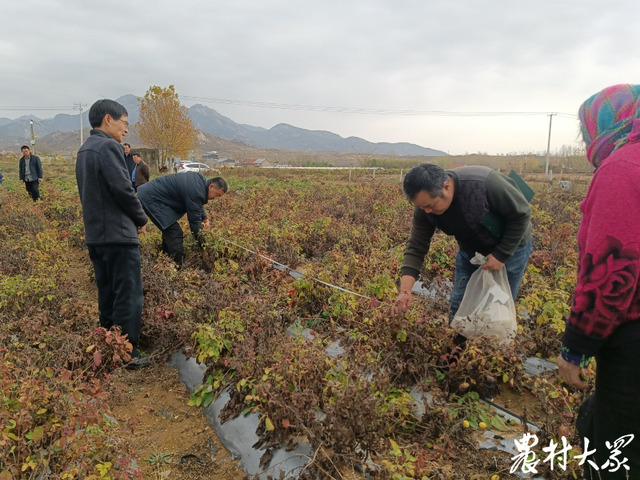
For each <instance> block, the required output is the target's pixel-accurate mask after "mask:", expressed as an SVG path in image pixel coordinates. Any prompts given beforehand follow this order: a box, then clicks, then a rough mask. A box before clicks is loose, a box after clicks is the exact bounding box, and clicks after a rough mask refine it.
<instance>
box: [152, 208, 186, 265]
mask: <svg viewBox="0 0 640 480" xmlns="http://www.w3.org/2000/svg"><path fill="white" fill-rule="evenodd" d="M150 218H151V217H150ZM151 221H153V219H151ZM154 223H155V222H154ZM162 251H163V252H164V253H166V254H167V256H168V257H169V258H172V259H173V261H174V262H176V263H177V264H178V265H182V261H183V259H184V233H183V232H182V227H180V224H178V222H174V223H172V224H171V225H169V226H168V227H167V228H165V229H164V230H162Z"/></svg>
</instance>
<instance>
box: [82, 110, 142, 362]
mask: <svg viewBox="0 0 640 480" xmlns="http://www.w3.org/2000/svg"><path fill="white" fill-rule="evenodd" d="M89 123H90V124H91V128H92V130H91V134H90V136H89V138H88V139H87V141H86V142H85V143H84V144H83V145H82V147H81V148H80V150H79V151H78V159H77V162H76V180H77V181H78V192H79V193H80V201H81V203H82V218H83V220H84V229H85V243H86V244H87V248H88V249H89V257H90V258H91V262H92V263H93V269H94V272H95V277H96V284H97V286H98V307H99V309H100V325H101V326H102V327H104V328H106V329H109V328H111V327H112V326H114V325H117V326H119V327H120V328H121V329H122V333H123V334H126V335H127V338H128V340H129V341H130V342H131V344H132V345H133V351H132V353H131V357H132V358H131V361H130V362H129V363H128V364H127V367H128V368H137V367H143V366H147V365H149V363H150V362H149V358H148V357H141V356H140V352H139V350H138V336H139V334H140V326H141V319H142V300H143V293H142V275H141V270H140V251H139V247H140V239H139V238H138V233H140V232H141V231H143V230H144V226H145V225H146V223H147V216H146V215H145V213H144V210H143V209H142V205H141V204H140V202H139V201H138V197H137V196H136V194H135V191H134V190H133V185H132V184H131V176H130V174H129V172H128V171H127V165H126V163H125V159H124V152H123V149H122V145H120V142H122V139H123V138H124V136H125V135H126V134H127V127H128V126H129V122H128V114H127V110H126V109H125V108H124V107H123V106H122V105H120V104H119V103H117V102H114V101H113V100H106V99H105V100H98V101H97V102H95V103H94V104H93V105H92V106H91V109H90V110H89Z"/></svg>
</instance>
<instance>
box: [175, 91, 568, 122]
mask: <svg viewBox="0 0 640 480" xmlns="http://www.w3.org/2000/svg"><path fill="white" fill-rule="evenodd" d="M180 98H181V99H183V100H190V101H195V102H202V103H218V104H223V105H238V106H243V107H256V108H275V109H281V110H300V111H310V112H334V113H352V114H359V115H405V116H439V117H500V116H535V115H549V113H550V112H526V111H523V112H517V111H516V112H506V111H495V112H491V111H486V112H482V111H480V112H462V111H461V112H457V111H447V110H396V109H385V108H352V107H335V106H327V105H304V104H292V103H274V102H255V101H250V100H231V99H226V98H215V97H194V96H190V95H183V96H180ZM557 114H558V115H563V116H565V117H572V118H575V117H576V116H575V115H573V114H571V113H557Z"/></svg>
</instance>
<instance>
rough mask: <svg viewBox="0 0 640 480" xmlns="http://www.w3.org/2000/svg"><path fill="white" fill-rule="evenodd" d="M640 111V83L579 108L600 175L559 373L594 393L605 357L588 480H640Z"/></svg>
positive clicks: (592, 415) (586, 205)
mask: <svg viewBox="0 0 640 480" xmlns="http://www.w3.org/2000/svg"><path fill="white" fill-rule="evenodd" d="M639 109H640V85H615V86H612V87H608V88H605V89H604V90H603V91H601V92H599V93H597V94H595V95H593V96H591V97H590V98H589V99H588V100H587V101H585V102H584V103H583V104H582V106H581V107H580V111H579V117H580V123H581V129H582V136H583V139H584V141H585V144H586V147H587V159H588V160H589V162H590V163H591V164H592V165H593V166H594V168H595V169H596V171H595V174H594V177H593V180H592V181H591V185H590V187H589V191H588V192H587V195H586V197H585V199H584V201H583V202H582V204H581V206H580V208H581V210H582V222H581V224H580V230H579V231H578V247H579V260H578V282H577V285H576V289H575V293H574V299H573V304H572V306H571V312H570V314H569V317H568V318H567V322H566V329H565V332H564V334H563V336H562V349H561V353H560V356H559V357H558V369H559V374H560V376H561V377H562V379H563V380H564V381H565V382H566V383H567V384H569V385H572V386H574V387H577V388H581V389H584V388H587V386H588V385H587V383H586V382H584V381H583V380H582V379H581V378H580V373H581V369H582V368H584V367H586V366H587V364H588V363H589V361H590V360H591V358H592V357H595V359H596V390H595V393H594V394H593V395H591V396H590V397H589V398H587V400H586V401H585V402H584V403H583V404H582V406H581V407H580V412H579V415H578V420H577V422H576V423H577V428H578V433H579V435H580V439H581V441H582V442H583V445H582V446H583V450H584V453H585V454H586V453H587V452H592V451H593V450H595V452H594V453H591V454H589V455H588V457H587V458H588V460H586V461H585V463H584V464H583V465H584V468H585V477H586V478H602V479H609V478H636V477H638V478H640V407H639V406H638V404H639V403H640V281H639V277H640V118H638V117H639V115H640V112H639ZM631 435H633V437H631ZM625 459H626V460H625ZM589 460H590V461H589ZM627 475H629V477H627Z"/></svg>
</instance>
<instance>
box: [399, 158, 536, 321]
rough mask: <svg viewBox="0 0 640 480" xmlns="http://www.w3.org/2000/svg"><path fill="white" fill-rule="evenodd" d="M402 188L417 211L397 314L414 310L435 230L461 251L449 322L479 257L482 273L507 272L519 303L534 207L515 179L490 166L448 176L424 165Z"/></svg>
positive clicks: (411, 173) (409, 175)
mask: <svg viewBox="0 0 640 480" xmlns="http://www.w3.org/2000/svg"><path fill="white" fill-rule="evenodd" d="M403 188H404V192H405V194H406V196H407V198H408V199H409V200H410V201H411V202H412V203H413V205H414V206H415V208H414V211H413V223H412V225H411V236H410V238H409V242H408V243H407V247H406V249H405V252H404V261H403V263H402V270H401V274H402V280H401V285H400V294H399V295H398V298H397V300H396V303H395V305H394V307H393V311H394V313H395V312H404V311H406V310H407V309H408V308H409V306H410V305H411V289H412V287H413V285H414V283H415V282H416V280H417V279H418V276H419V275H420V270H421V268H422V264H423V263H424V259H425V256H426V255H427V253H428V252H429V247H430V245H431V239H432V238H433V235H434V233H435V230H436V228H439V229H440V230H442V231H443V232H444V233H446V234H447V235H452V236H453V237H455V239H456V240H457V241H458V247H459V249H458V253H457V255H456V270H455V279H454V286H453V291H452V292H451V300H450V310H449V313H450V318H453V317H454V316H455V314H456V312H457V311H458V307H459V306H460V302H461V301H462V297H463V296H464V292H465V290H466V287H467V283H468V281H469V277H471V274H473V272H475V271H476V269H477V268H479V267H478V266H477V265H473V264H472V263H471V259H472V258H473V256H474V255H475V253H476V252H478V253H481V254H482V255H485V256H486V257H487V261H486V263H485V264H484V265H483V266H482V267H481V268H483V269H485V270H500V269H501V268H502V267H503V266H504V267H506V270H507V277H508V279H509V286H510V287H511V294H512V296H513V298H514V299H515V298H516V296H517V295H518V290H519V289H520V282H521V280H522V276H523V274H524V270H525V268H526V266H527V261H528V260H529V255H531V251H532V249H533V247H532V242H531V221H530V218H531V208H530V207H529V202H528V201H527V199H526V198H525V197H524V195H523V194H522V192H521V191H520V189H519V188H518V186H517V185H516V183H515V182H514V181H513V180H512V179H511V178H509V177H507V176H505V175H503V174H501V173H499V172H496V171H494V170H492V169H490V168H488V167H481V166H467V167H459V168H454V169H452V170H446V171H445V170H444V169H442V168H441V167H439V166H437V165H432V164H429V163H424V164H422V165H416V166H415V167H413V168H412V169H411V170H410V171H409V173H407V176H406V177H405V179H404V184H403ZM490 213H493V214H494V217H493V218H497V219H498V220H497V221H496V222H498V223H499V225H500V229H501V232H495V233H492V232H491V231H490V230H489V229H488V228H487V227H486V226H485V225H486V222H485V217H487V218H489V217H488V215H489V214H490ZM494 223H495V222H494Z"/></svg>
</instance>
